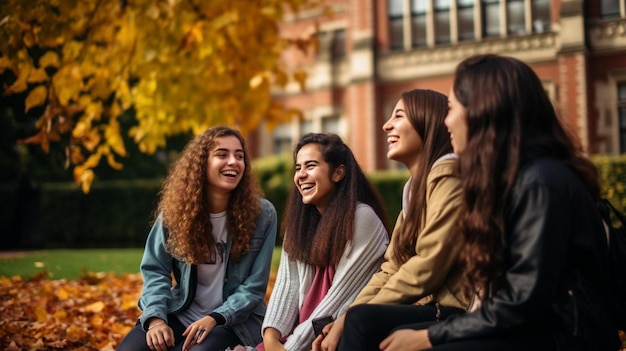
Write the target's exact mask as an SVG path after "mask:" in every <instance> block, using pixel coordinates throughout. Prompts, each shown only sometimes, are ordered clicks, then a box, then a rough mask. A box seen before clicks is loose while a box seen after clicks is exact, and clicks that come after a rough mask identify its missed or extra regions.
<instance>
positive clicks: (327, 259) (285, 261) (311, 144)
mask: <svg viewBox="0 0 626 351" xmlns="http://www.w3.org/2000/svg"><path fill="white" fill-rule="evenodd" d="M294 164H295V167H294V170H295V172H294V187H293V189H292V192H291V195H290V197H289V200H288V204H287V208H286V210H285V219H284V222H283V224H282V230H281V232H282V233H283V235H284V241H283V249H282V255H281V261H280V267H279V269H278V276H277V278H276V282H275V285H274V289H273V290H272V295H271V297H270V301H269V306H268V310H267V313H266V315H265V320H264V322H263V327H262V335H263V343H262V344H260V345H257V347H256V348H257V349H258V350H265V351H284V350H288V351H299V350H307V351H308V350H310V349H311V343H312V342H313V340H314V338H315V336H316V335H315V333H314V330H313V325H312V321H313V320H316V319H320V318H323V317H331V318H336V317H337V316H338V315H341V314H343V313H344V312H345V311H346V309H347V308H348V307H349V306H350V304H351V302H352V301H353V300H354V298H355V297H356V295H357V294H358V292H359V291H360V290H361V288H363V286H365V284H366V283H367V281H368V280H369V279H370V277H371V276H372V274H374V273H375V272H376V271H377V270H378V267H379V265H380V263H381V261H382V257H383V254H384V252H385V249H386V247H387V245H388V243H389V234H388V231H387V218H386V214H385V210H384V207H383V204H382V201H381V200H380V197H379V196H378V194H377V193H376V191H375V190H374V188H373V187H372V186H371V184H370V183H369V182H368V180H367V178H366V177H365V174H364V173H363V171H362V170H361V168H360V167H359V165H358V163H357V162H356V160H355V158H354V155H353V154H352V151H351V150H350V148H349V147H348V146H347V145H346V144H345V143H344V142H343V141H342V140H341V138H340V137H338V136H337V135H334V134H313V133H311V134H307V135H305V136H303V137H302V139H301V140H300V142H299V143H298V145H297V146H296V148H295V150H294Z"/></svg>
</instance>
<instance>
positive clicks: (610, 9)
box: [600, 0, 622, 18]
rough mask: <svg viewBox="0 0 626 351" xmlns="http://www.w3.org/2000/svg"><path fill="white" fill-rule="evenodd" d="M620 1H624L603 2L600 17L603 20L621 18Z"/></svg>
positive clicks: (611, 0) (608, 0) (607, 0)
mask: <svg viewBox="0 0 626 351" xmlns="http://www.w3.org/2000/svg"><path fill="white" fill-rule="evenodd" d="M620 1H622V0H601V2H600V17H602V18H619V17H620V8H619V6H620Z"/></svg>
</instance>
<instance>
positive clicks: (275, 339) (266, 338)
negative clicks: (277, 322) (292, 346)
mask: <svg viewBox="0 0 626 351" xmlns="http://www.w3.org/2000/svg"><path fill="white" fill-rule="evenodd" d="M263 347H265V351H287V350H286V349H285V346H284V345H283V343H281V342H280V332H279V331H278V330H277V329H275V328H265V331H264V332H263Z"/></svg>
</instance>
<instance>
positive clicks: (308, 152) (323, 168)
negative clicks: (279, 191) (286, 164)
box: [293, 143, 344, 213]
mask: <svg viewBox="0 0 626 351" xmlns="http://www.w3.org/2000/svg"><path fill="white" fill-rule="evenodd" d="M343 169H344V167H343V166H339V167H337V168H336V169H335V171H334V172H333V174H332V176H331V173H330V164H328V163H327V162H326V161H325V160H324V157H323V156H322V152H321V151H320V146H319V145H318V144H313V143H312V144H306V145H304V146H302V148H300V150H299V151H298V154H297V155H296V164H295V165H294V170H295V173H294V175H293V182H294V184H295V185H296V188H297V189H298V191H299V192H300V195H302V202H303V203H305V204H309V205H314V206H315V207H317V210H318V211H319V212H320V213H323V212H324V210H325V209H326V207H327V206H328V202H329V200H330V198H331V197H332V194H333V192H334V191H335V183H336V182H338V181H339V180H341V178H343Z"/></svg>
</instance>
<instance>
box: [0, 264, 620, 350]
mask: <svg viewBox="0 0 626 351" xmlns="http://www.w3.org/2000/svg"><path fill="white" fill-rule="evenodd" d="M275 278H276V277H275V273H272V274H271V276H270V282H269V286H268V290H267V293H266V296H265V298H266V301H267V300H268V298H269V295H270V293H271V291H272V287H273V283H274V280H275ZM141 284H142V280H141V275H140V274H125V275H114V274H105V273H87V272H86V273H83V275H82V277H81V278H79V279H77V280H67V279H60V280H49V279H47V276H46V274H45V273H42V274H41V275H39V276H35V277H32V278H30V279H23V278H21V277H19V276H16V277H12V278H7V277H0V301H2V302H1V303H0V350H6V351H23V350H24V351H43V350H76V351H114V350H115V348H116V347H117V345H118V344H119V342H120V341H121V340H122V338H123V337H124V335H126V333H128V332H129V331H130V329H131V328H132V327H133V326H134V325H135V322H136V320H137V317H139V314H140V311H139V309H138V308H137V299H139V294H140V292H141ZM621 337H622V340H623V341H624V342H626V334H624V333H621ZM622 350H626V348H622Z"/></svg>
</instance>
